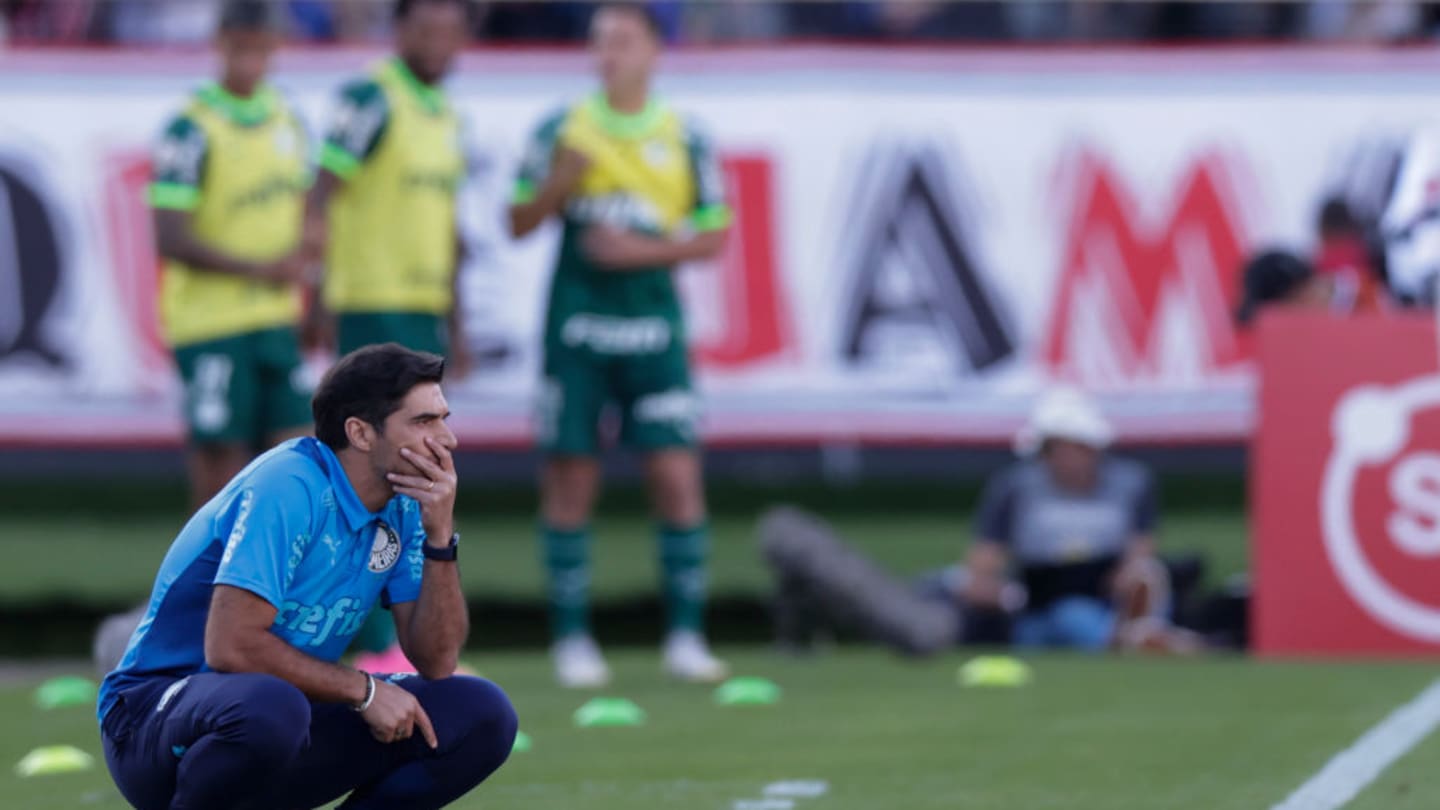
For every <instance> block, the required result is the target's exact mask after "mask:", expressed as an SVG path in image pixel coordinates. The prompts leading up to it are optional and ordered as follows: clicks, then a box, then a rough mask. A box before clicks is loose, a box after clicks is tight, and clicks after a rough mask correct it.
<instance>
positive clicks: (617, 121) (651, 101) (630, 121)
mask: <svg viewBox="0 0 1440 810" xmlns="http://www.w3.org/2000/svg"><path fill="white" fill-rule="evenodd" d="M588 103H589V105H590V114H591V115H593V116H595V120H596V121H598V122H599V123H600V126H601V127H602V128H604V129H605V131H607V132H609V133H610V134H611V135H615V136H617V137H621V138H636V137H639V136H641V135H644V134H646V133H648V132H649V131H650V130H652V129H654V128H655V125H656V124H657V123H658V122H659V121H660V116H661V114H662V113H663V109H662V108H661V106H660V102H659V101H657V100H656V99H655V97H654V96H651V97H650V98H648V99H646V100H645V106H644V107H643V108H642V109H641V110H640V112H636V113H623V112H620V111H619V110H616V109H615V108H614V107H611V106H610V101H609V99H607V98H605V94H604V93H603V92H600V93H596V94H595V95H593V96H591V97H590V101H589V102H588Z"/></svg>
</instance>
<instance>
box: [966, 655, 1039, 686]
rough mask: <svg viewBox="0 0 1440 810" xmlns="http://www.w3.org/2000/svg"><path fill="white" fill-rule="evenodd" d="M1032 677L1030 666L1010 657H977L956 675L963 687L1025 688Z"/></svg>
mask: <svg viewBox="0 0 1440 810" xmlns="http://www.w3.org/2000/svg"><path fill="white" fill-rule="evenodd" d="M1032 677H1033V675H1032V673H1031V672H1030V665H1029V664H1026V663H1025V662H1024V661H1021V660H1020V659H1019V658H1012V657H1010V656H1008V655H979V656H976V657H974V658H972V659H970V660H969V661H967V662H965V663H964V664H962V665H961V667H960V670H959V672H957V673H955V679H956V680H957V681H958V682H959V683H960V685H961V686H1024V685H1026V684H1028V683H1030V681H1031V679H1032Z"/></svg>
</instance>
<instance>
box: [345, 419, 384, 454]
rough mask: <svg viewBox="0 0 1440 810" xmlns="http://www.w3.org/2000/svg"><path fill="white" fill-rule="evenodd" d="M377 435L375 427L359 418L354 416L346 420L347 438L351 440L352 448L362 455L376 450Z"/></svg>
mask: <svg viewBox="0 0 1440 810" xmlns="http://www.w3.org/2000/svg"><path fill="white" fill-rule="evenodd" d="M377 433H378V431H376V430H375V426H374V425H372V424H370V423H369V422H366V421H365V420H364V419H361V418H360V417H358V416H352V417H350V418H349V419H346V420H345V438H346V439H347V440H349V442H350V446H351V447H353V448H355V449H356V450H359V451H360V452H362V453H368V452H370V451H371V450H373V449H375V437H376V434H377Z"/></svg>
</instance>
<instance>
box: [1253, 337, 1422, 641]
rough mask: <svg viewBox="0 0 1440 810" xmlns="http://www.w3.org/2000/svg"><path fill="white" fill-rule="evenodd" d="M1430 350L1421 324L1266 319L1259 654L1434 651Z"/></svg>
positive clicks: (1259, 445)
mask: <svg viewBox="0 0 1440 810" xmlns="http://www.w3.org/2000/svg"><path fill="white" fill-rule="evenodd" d="M1434 346H1435V327H1434V325H1433V323H1432V322H1431V321H1430V319H1429V318H1425V317H1407V318H1399V317H1383V316H1371V317H1365V318H1359V319H1346V320H1341V319H1336V318H1332V317H1330V316H1329V315H1328V314H1326V313H1275V314H1268V315H1266V316H1265V317H1264V318H1262V320H1261V324H1260V336H1259V347H1260V362H1261V374H1262V375H1263V379H1264V384H1263V385H1262V386H1261V393H1260V426H1259V432H1258V436H1257V439H1256V442H1255V446H1254V469H1253V476H1252V483H1253V486H1254V494H1253V497H1252V499H1251V500H1252V502H1253V504H1254V506H1253V511H1254V531H1253V537H1254V544H1255V548H1256V581H1255V588H1254V593H1255V626H1256V634H1255V635H1256V643H1257V647H1258V648H1259V649H1260V650H1261V651H1263V652H1269V653H1322V652H1323V653H1335V652H1341V653H1344V652H1352V653H1353V652H1366V653H1401V652H1415V651H1430V652H1433V651H1435V650H1437V649H1440V587H1437V585H1436V583H1440V453H1436V452H1435V451H1434V450H1433V449H1432V448H1435V447H1437V446H1440V374H1437V370H1436V368H1435V355H1434ZM1317 358H1323V360H1320V361H1317Z"/></svg>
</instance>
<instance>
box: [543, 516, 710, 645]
mask: <svg viewBox="0 0 1440 810" xmlns="http://www.w3.org/2000/svg"><path fill="white" fill-rule="evenodd" d="M541 541H542V543H541V545H542V547H543V554H544V561H545V570H546V572H547V573H548V574H549V580H550V630H551V633H552V634H553V635H554V637H555V638H557V639H560V638H565V637H566V636H571V635H575V634H579V633H589V632H590V530H589V529H576V530H570V531H567V530H562V529H554V528H550V527H542V528H541ZM658 541H659V544H658V551H659V555H660V582H661V594H662V595H663V596H664V599H665V613H666V616H667V619H668V627H669V629H670V630H672V631H673V630H691V631H694V632H697V633H698V632H700V631H701V630H702V629H703V627H704V620H705V589H706V583H705V562H706V559H707V557H708V556H709V552H710V530H709V527H708V526H706V525H704V524H701V525H699V526H694V527H691V528H687V529H680V528H676V527H673V526H661V527H660V529H659V535H658Z"/></svg>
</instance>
